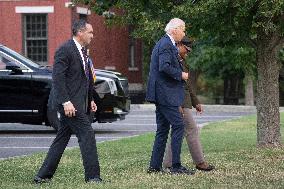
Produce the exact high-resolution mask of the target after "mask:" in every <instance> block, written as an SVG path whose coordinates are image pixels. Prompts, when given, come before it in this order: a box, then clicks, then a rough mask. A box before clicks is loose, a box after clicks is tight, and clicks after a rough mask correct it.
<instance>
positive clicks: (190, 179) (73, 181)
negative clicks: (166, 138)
mask: <svg viewBox="0 0 284 189" xmlns="http://www.w3.org/2000/svg"><path fill="white" fill-rule="evenodd" d="M281 117H282V120H283V118H284V114H283V113H282V114H281ZM283 123H284V122H283V121H282V122H281V127H282V131H283V125H284V124H283ZM282 136H283V132H282ZM201 139H202V144H203V148H204V152H205V157H206V159H207V160H208V161H209V162H210V163H212V164H214V165H215V166H216V168H217V169H216V170H215V171H213V172H208V173H204V172H201V171H197V172H196V174H195V175H193V176H187V175H167V174H147V173H146V170H147V168H148V165H149V159H150V155H151V150H152V143H153V140H154V134H152V133H151V134H144V135H141V136H138V137H133V138H127V139H122V140H118V141H110V142H104V143H100V144H98V152H99V158H100V164H101V170H102V174H101V176H102V178H103V179H104V180H109V181H111V182H109V183H105V184H99V185H98V184H86V183H85V182H84V170H83V167H82V162H81V158H80V151H79V149H78V148H75V149H69V150H66V151H65V153H64V155H63V157H62V159H61V162H60V164H59V167H58V169H57V172H56V174H55V175H54V178H53V180H52V181H51V182H50V183H47V184H42V185H41V186H36V185H35V184H33V182H32V180H33V177H34V175H35V174H36V172H37V170H38V168H39V167H40V165H41V163H42V162H43V158H44V157H45V155H46V153H38V154H34V155H31V156H27V157H20V158H13V159H8V160H2V161H0V188H1V189H2V188H3V189H10V188H56V189H57V188H113V189H118V188H123V189H133V188H165V189H170V188H284V148H274V149H260V148H256V117H255V116H249V117H245V118H242V119H238V120H233V121H227V122H218V123H214V124H210V125H208V126H206V127H204V128H203V129H202V130H201ZM186 146H187V145H183V148H182V162H183V164H184V165H185V166H188V167H191V168H193V164H192V160H191V157H190V155H189V153H188V149H187V147H186Z"/></svg>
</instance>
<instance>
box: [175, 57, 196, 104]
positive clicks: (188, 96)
mask: <svg viewBox="0 0 284 189" xmlns="http://www.w3.org/2000/svg"><path fill="white" fill-rule="evenodd" d="M179 60H180V62H181V65H182V70H183V71H184V72H189V66H188V64H186V62H185V60H183V59H182V58H181V57H180V58H179ZM184 94H185V97H184V102H183V105H182V107H183V108H190V109H191V108H192V106H193V107H196V105H197V104H200V101H199V100H198V98H197V96H196V94H195V92H194V91H193V89H192V87H191V84H190V80H189V79H188V80H186V82H185V86H184Z"/></svg>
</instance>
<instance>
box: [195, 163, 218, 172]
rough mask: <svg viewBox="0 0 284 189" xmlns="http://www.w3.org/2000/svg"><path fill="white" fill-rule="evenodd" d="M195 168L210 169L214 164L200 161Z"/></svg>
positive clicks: (213, 167)
mask: <svg viewBox="0 0 284 189" xmlns="http://www.w3.org/2000/svg"><path fill="white" fill-rule="evenodd" d="M196 169H198V170H201V171H212V170H213V169H215V166H214V165H210V164H208V163H207V162H202V163H199V164H197V165H196Z"/></svg>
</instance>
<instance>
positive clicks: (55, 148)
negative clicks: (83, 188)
mask: <svg viewBox="0 0 284 189" xmlns="http://www.w3.org/2000/svg"><path fill="white" fill-rule="evenodd" d="M72 133H75V135H76V137H77V138H78V143H79V146H80V150H81V154H82V159H83V166H84V169H85V180H86V181H87V180H89V179H92V178H95V177H100V166H99V161H98V154H97V146H96V139H95V133H94V130H93V128H92V127H91V122H90V118H89V115H87V114H79V113H78V112H76V116H75V117H71V118H69V117H66V116H64V115H62V114H61V120H60V125H59V129H58V132H57V135H56V138H55V139H54V141H53V142H52V145H51V146H50V148H49V151H48V153H47V156H46V158H45V160H44V162H43V164H42V166H41V168H40V170H39V172H38V174H37V175H38V176H39V177H41V178H52V177H53V175H54V173H55V171H56V168H57V166H58V163H59V161H60V159H61V156H62V154H63V152H64V150H65V148H66V146H67V144H68V142H69V140H70V137H71V134H72Z"/></svg>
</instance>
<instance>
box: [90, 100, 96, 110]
mask: <svg viewBox="0 0 284 189" xmlns="http://www.w3.org/2000/svg"><path fill="white" fill-rule="evenodd" d="M91 111H92V112H96V111H97V105H96V103H95V102H94V101H93V100H92V101H91Z"/></svg>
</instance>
